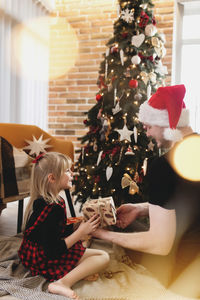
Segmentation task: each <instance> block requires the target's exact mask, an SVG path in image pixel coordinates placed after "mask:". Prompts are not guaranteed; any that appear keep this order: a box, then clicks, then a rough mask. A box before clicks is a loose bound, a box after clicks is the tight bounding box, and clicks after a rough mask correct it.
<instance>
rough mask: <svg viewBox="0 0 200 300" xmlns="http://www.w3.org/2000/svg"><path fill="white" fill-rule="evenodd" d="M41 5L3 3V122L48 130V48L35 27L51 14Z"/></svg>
mask: <svg viewBox="0 0 200 300" xmlns="http://www.w3.org/2000/svg"><path fill="white" fill-rule="evenodd" d="M42 1H44V0H42ZM42 1H36V0H28V1H27V0H1V1H0V45H1V47H0V122H7V123H23V124H34V125H37V126H39V127H41V128H43V129H46V127H47V101H48V49H47V48H48V47H47V45H46V44H47V43H46V41H45V39H44V37H43V35H42V31H43V29H42V28H41V29H40V31H39V33H38V32H36V31H35V29H34V28H35V27H34V25H33V24H34V22H36V21H37V20H38V19H40V18H41V17H44V16H48V14H49V11H48V10H47V6H45V5H47V2H48V1H47V0H45V1H46V2H42ZM41 53H43V54H44V53H45V55H43V57H42V59H43V60H42V64H43V75H44V76H43V77H40V75H41V71H40V66H41V57H40V55H41ZM33 68H34V69H35V70H37V73H38V74H37V75H36V76H34V70H33Z"/></svg>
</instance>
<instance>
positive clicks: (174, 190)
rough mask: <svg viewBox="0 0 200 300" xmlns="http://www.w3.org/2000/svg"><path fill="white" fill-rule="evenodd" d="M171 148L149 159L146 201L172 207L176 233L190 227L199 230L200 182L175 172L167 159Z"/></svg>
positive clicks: (167, 207)
mask: <svg viewBox="0 0 200 300" xmlns="http://www.w3.org/2000/svg"><path fill="white" fill-rule="evenodd" d="M173 151H174V147H173V148H172V149H171V150H170V151H169V152H168V153H166V154H165V155H162V156H161V157H159V158H156V159H154V160H152V161H150V162H149V164H148V168H147V175H146V178H145V179H146V180H147V184H148V185H147V194H148V198H149V199H148V200H149V203H151V204H155V205H159V206H161V207H163V208H166V209H175V211H176V218H177V232H179V230H180V231H181V232H182V233H181V234H183V233H184V232H186V231H188V230H190V229H191V228H195V230H199V229H200V182H193V181H189V180H186V179H184V178H182V177H181V176H179V175H178V174H177V173H176V171H175V170H174V168H173V167H172V165H171V163H170V160H169V158H170V156H171V154H172V152H173ZM188 155H189V154H188ZM183 164H184V161H183Z"/></svg>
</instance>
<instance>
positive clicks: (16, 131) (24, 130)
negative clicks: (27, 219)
mask: <svg viewBox="0 0 200 300" xmlns="http://www.w3.org/2000/svg"><path fill="white" fill-rule="evenodd" d="M41 135H43V139H48V138H49V139H50V141H49V145H51V146H52V147H51V148H47V149H46V151H56V152H60V153H63V154H66V155H68V156H69V157H70V158H71V159H72V161H74V146H73V143H72V142H71V141H66V140H62V139H58V138H56V137H54V136H52V135H50V134H49V133H47V132H45V131H44V130H42V129H41V128H39V127H37V126H35V125H24V124H15V123H0V137H3V138H4V139H6V140H7V141H8V142H9V143H10V144H11V145H12V146H14V147H16V148H20V149H22V148H24V147H25V146H26V145H27V143H26V141H25V140H32V139H33V136H35V138H36V139H39V137H40V136H41ZM0 188H2V187H0ZM65 193H66V196H67V198H68V200H70V201H69V208H70V211H71V215H72V216H75V213H74V210H73V205H72V203H71V197H70V193H69V191H67V190H66V191H65ZM28 196H29V192H28V193H24V194H20V195H16V196H10V197H6V198H0V213H1V210H2V209H3V208H5V207H6V204H7V203H8V202H13V201H18V220H17V232H20V231H21V225H22V219H23V200H24V198H26V197H28Z"/></svg>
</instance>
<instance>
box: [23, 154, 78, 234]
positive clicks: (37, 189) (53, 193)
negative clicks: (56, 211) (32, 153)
mask: <svg viewBox="0 0 200 300" xmlns="http://www.w3.org/2000/svg"><path fill="white" fill-rule="evenodd" d="M71 165H72V161H71V159H70V158H69V157H68V156H66V155H64V154H62V153H58V152H47V153H45V154H44V155H43V156H42V157H41V158H40V159H39V160H38V161H37V162H36V163H33V166H32V171H31V181H30V199H29V202H28V204H27V207H26V210H25V214H24V223H23V226H22V229H23V231H24V229H25V227H26V224H27V221H28V219H29V217H30V215H31V212H32V210H33V202H34V200H36V199H38V198H40V197H41V198H44V200H45V201H46V202H47V203H53V202H57V200H58V194H59V192H60V190H59V189H56V190H55V187H56V186H59V182H60V178H61V176H62V174H63V173H64V172H65V171H66V170H67V169H70V168H71ZM49 174H53V176H54V179H55V185H54V189H52V185H51V184H49V178H48V175H49Z"/></svg>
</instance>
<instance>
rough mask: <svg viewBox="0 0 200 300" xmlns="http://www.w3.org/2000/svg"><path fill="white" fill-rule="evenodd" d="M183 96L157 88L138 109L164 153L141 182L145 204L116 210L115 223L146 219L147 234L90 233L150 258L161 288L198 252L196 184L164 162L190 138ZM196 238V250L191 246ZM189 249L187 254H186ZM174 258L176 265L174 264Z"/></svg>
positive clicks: (178, 89)
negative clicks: (144, 186) (145, 188)
mask: <svg viewBox="0 0 200 300" xmlns="http://www.w3.org/2000/svg"><path fill="white" fill-rule="evenodd" d="M184 96H185V87H184V85H175V86H168V87H161V88H159V89H158V90H157V92H156V93H155V94H154V95H153V96H152V97H151V98H150V99H149V100H148V101H146V102H144V103H143V104H142V105H141V106H140V110H139V120H140V121H141V122H142V123H143V125H144V127H145V128H146V133H147V136H151V137H153V138H154V139H155V140H156V142H157V145H158V147H160V148H165V149H168V150H169V149H170V150H169V151H168V153H167V154H166V155H163V156H161V157H159V158H157V159H155V160H154V161H153V162H152V163H151V164H149V165H148V168H147V175H146V178H145V179H146V180H147V182H148V187H149V188H148V196H149V202H148V203H141V204H124V205H122V206H121V207H119V208H118V210H117V219H118V221H117V222H118V226H119V227H121V228H125V227H126V226H128V225H129V224H130V223H131V222H132V221H133V220H135V219H136V218H137V217H138V216H142V215H143V216H144V215H149V220H150V228H149V230H148V231H145V232H133V233H121V232H112V231H106V230H103V229H97V230H96V231H95V233H94V234H93V236H95V237H98V238H101V239H104V240H108V241H111V242H113V243H115V244H118V245H120V246H123V247H125V248H128V249H132V250H137V251H141V252H144V253H149V254H151V255H150V256H148V255H147V257H148V258H151V260H149V261H150V264H151V263H152V262H153V268H156V264H157V267H158V269H159V271H157V270H156V272H155V273H157V274H156V275H157V276H158V277H159V279H160V280H161V281H162V282H163V284H165V285H167V286H168V285H169V284H170V283H171V282H172V280H174V279H175V278H177V276H178V275H179V274H180V273H181V272H182V271H183V270H184V269H185V268H186V267H187V266H188V265H189V264H190V263H191V261H192V260H193V259H194V258H195V257H196V255H197V254H198V252H199V249H200V241H199V232H198V230H199V229H197V228H200V226H199V224H198V223H199V221H198V220H199V219H200V205H199V204H200V201H199V195H200V187H199V183H198V184H196V183H194V184H193V183H191V182H189V181H187V180H184V179H183V178H181V177H180V176H179V175H178V174H177V173H176V172H175V171H174V169H173V167H172V166H171V164H170V161H169V157H170V155H169V154H170V153H172V152H173V150H174V145H175V143H176V142H178V141H180V140H182V139H183V138H184V137H185V136H186V135H189V134H192V129H191V128H190V127H189V111H188V110H187V109H186V108H185V103H184V101H183V99H184ZM196 229H197V231H196ZM197 236H198V238H197V245H196V246H195V247H193V246H192V245H193V244H192V243H194V242H195V243H196V237H197ZM185 239H186V240H185ZM191 248H193V250H194V251H193V253H190V250H191ZM194 248H195V249H194ZM182 250H183V251H182ZM177 255H178V257H179V259H180V262H177V264H176V265H175V261H176V258H177ZM163 257H164V258H163ZM155 258H156V259H155ZM169 262H170V267H169ZM147 265H148V264H147ZM166 266H167V268H168V270H166ZM153 268H152V269H153ZM150 269H151V268H150ZM165 273H166V274H165ZM165 275H166V276H165Z"/></svg>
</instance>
